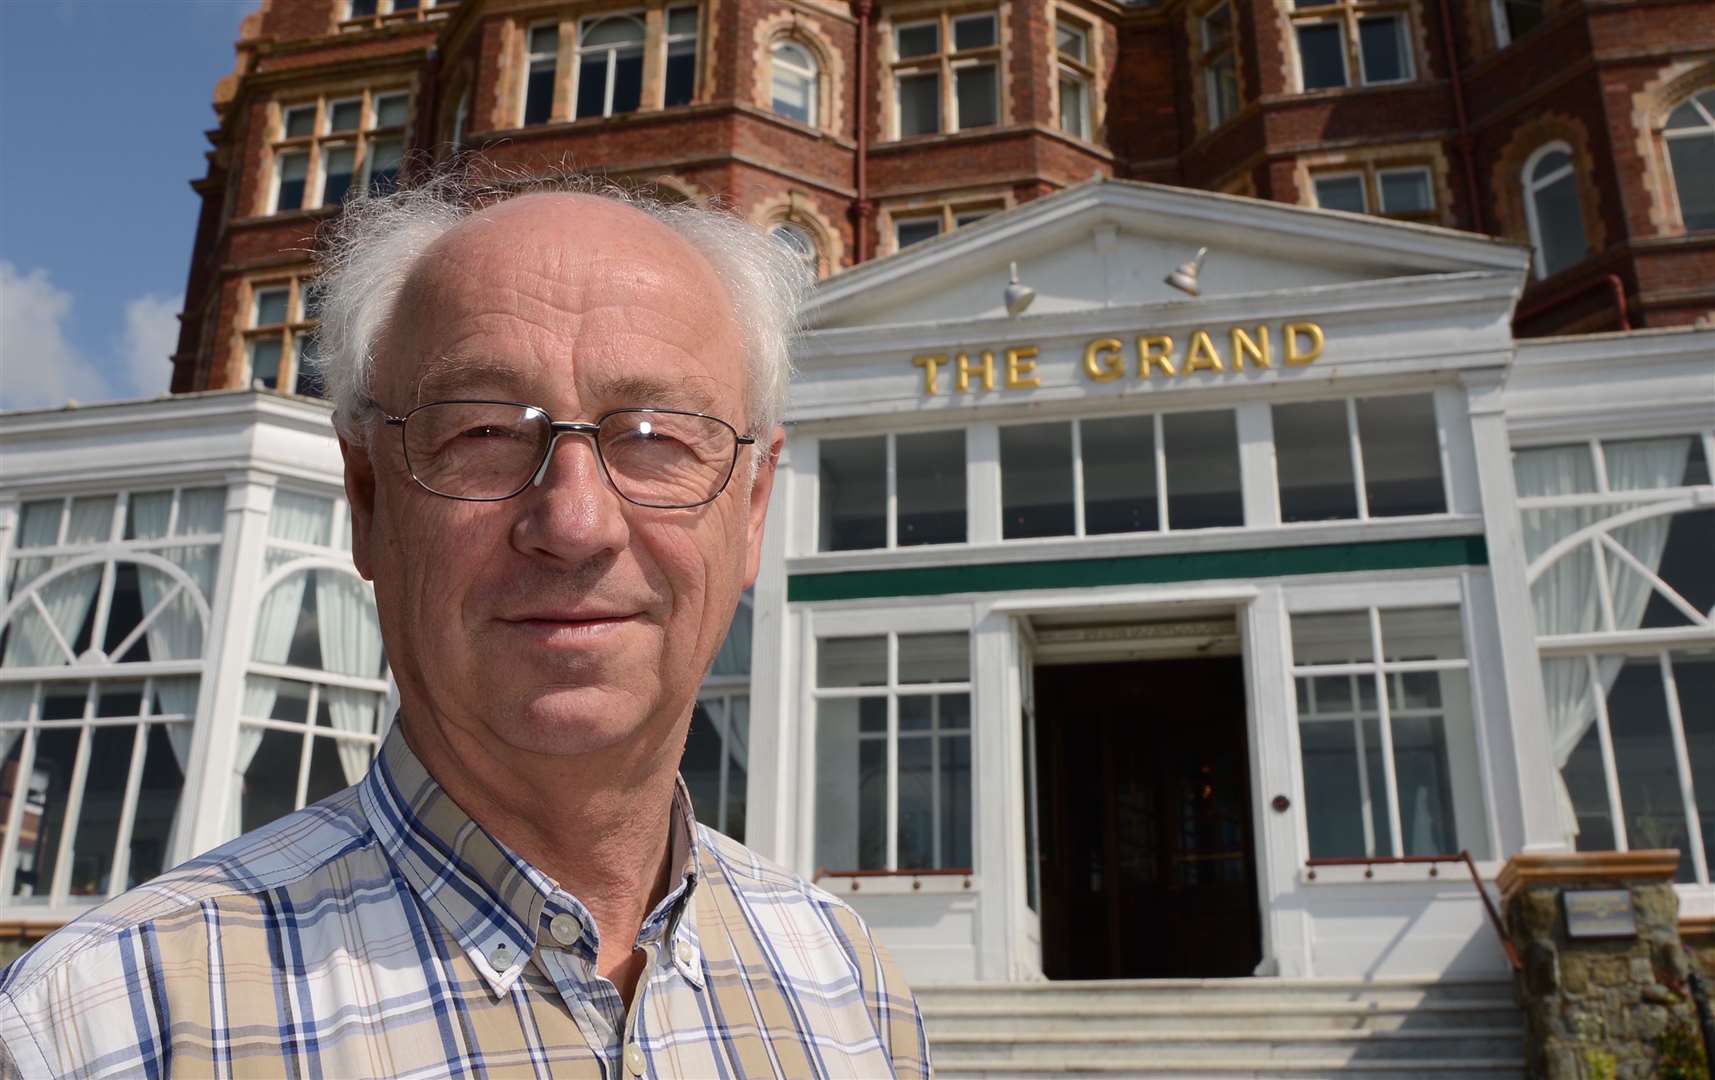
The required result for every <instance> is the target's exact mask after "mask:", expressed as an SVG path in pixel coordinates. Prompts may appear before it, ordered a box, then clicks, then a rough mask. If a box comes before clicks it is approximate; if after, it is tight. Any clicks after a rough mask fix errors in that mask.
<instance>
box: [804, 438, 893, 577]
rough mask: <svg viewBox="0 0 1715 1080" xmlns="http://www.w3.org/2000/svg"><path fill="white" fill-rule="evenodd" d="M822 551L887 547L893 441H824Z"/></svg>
mask: <svg viewBox="0 0 1715 1080" xmlns="http://www.w3.org/2000/svg"><path fill="white" fill-rule="evenodd" d="M820 456H821V464H820V478H821V483H820V488H821V491H820V495H819V499H820V503H821V506H820V511H821V528H820V532H819V536H820V543H819V545H818V550H821V551H857V550H861V549H864V548H879V547H886V546H887V437H886V436H885V435H872V436H865V437H864V438H860V439H823V440H822V444H821V455H820Z"/></svg>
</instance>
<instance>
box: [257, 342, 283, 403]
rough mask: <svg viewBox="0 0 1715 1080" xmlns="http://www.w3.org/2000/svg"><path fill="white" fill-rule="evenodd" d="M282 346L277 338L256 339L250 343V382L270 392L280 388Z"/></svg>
mask: <svg viewBox="0 0 1715 1080" xmlns="http://www.w3.org/2000/svg"><path fill="white" fill-rule="evenodd" d="M284 351H285V346H284V344H283V343H282V342H281V341H280V339H279V338H277V337H264V338H257V339H255V340H254V341H252V342H251V343H250V380H251V382H252V383H257V382H259V383H261V384H262V385H263V386H266V387H267V388H268V389H270V390H277V389H279V386H280V357H281V355H283V353H284Z"/></svg>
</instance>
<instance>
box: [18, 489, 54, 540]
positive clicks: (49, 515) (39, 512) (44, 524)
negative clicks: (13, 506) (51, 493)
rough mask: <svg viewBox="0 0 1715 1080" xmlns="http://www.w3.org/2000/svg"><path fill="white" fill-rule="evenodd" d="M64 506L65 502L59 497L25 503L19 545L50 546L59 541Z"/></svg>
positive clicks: (19, 528) (19, 532) (20, 524)
mask: <svg viewBox="0 0 1715 1080" xmlns="http://www.w3.org/2000/svg"><path fill="white" fill-rule="evenodd" d="M64 508H65V504H64V503H62V502H61V501H60V500H58V499H44V500H42V501H40V502H27V503H25V504H24V507H23V515H22V520H21V521H20V523H19V526H18V540H17V544H18V546H19V547H21V548H26V547H49V546H51V545H53V544H57V543H59V539H60V514H61V511H62V510H63V509H64Z"/></svg>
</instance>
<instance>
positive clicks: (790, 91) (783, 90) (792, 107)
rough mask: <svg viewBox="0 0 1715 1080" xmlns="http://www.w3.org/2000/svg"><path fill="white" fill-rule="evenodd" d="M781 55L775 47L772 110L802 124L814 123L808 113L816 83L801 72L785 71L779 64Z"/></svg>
mask: <svg viewBox="0 0 1715 1080" xmlns="http://www.w3.org/2000/svg"><path fill="white" fill-rule="evenodd" d="M781 56H782V54H781V51H780V50H779V49H776V50H775V66H774V82H773V87H774V89H773V104H772V107H773V109H774V112H775V113H776V114H778V115H780V116H784V117H786V118H787V119H789V120H796V121H798V122H799V123H802V124H811V123H815V121H814V119H813V118H812V117H811V115H810V108H811V101H812V100H813V98H812V95H813V94H814V87H815V85H816V83H815V80H814V78H813V77H811V76H808V75H805V74H804V73H803V72H799V71H787V70H786V69H785V68H783V67H782V66H781V65H780V61H781Z"/></svg>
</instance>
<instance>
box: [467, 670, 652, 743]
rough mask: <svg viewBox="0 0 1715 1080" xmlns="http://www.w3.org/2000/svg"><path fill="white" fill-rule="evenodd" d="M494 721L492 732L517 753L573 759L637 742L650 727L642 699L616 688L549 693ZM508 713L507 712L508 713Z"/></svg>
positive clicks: (516, 704) (528, 698)
mask: <svg viewBox="0 0 1715 1080" xmlns="http://www.w3.org/2000/svg"><path fill="white" fill-rule="evenodd" d="M506 697H512V698H513V704H512V707H511V708H505V711H504V712H501V711H500V710H496V711H495V712H492V713H490V714H489V716H488V726H489V727H490V728H491V729H492V730H493V731H494V732H495V734H496V735H498V736H499V737H500V739H501V740H502V741H503V742H505V743H507V744H508V745H509V746H511V747H513V748H514V749H516V750H521V751H524V752H526V753H532V754H546V755H553V756H569V755H575V754H591V753H597V752H600V751H602V750H608V749H611V748H613V747H615V746H619V745H621V744H623V743H625V742H626V741H627V740H628V739H631V738H633V737H634V736H636V735H637V733H638V732H639V731H640V730H642V728H643V727H644V726H645V725H646V724H647V722H648V716H647V712H646V710H645V709H643V708H642V707H641V706H640V705H639V703H638V701H637V699H636V698H635V697H632V696H630V695H626V694H622V693H617V692H615V691H614V690H613V689H612V688H610V687H593V686H579V687H565V686H556V687H548V688H543V689H540V690H536V691H533V692H531V693H529V694H527V695H525V696H524V697H522V698H518V697H516V696H515V695H502V699H504V698H506ZM502 708H504V707H502Z"/></svg>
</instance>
